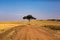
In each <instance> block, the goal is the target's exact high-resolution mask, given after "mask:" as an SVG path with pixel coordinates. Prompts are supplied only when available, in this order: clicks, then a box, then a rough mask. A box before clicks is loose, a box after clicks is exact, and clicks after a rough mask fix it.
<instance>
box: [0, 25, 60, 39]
mask: <svg viewBox="0 0 60 40" xmlns="http://www.w3.org/2000/svg"><path fill="white" fill-rule="evenodd" d="M0 40H60V39H58V38H56V37H55V36H54V35H53V34H52V33H50V32H48V31H47V30H44V29H42V28H40V27H38V26H34V25H22V26H17V27H15V28H12V29H9V30H7V31H6V32H4V33H2V34H0Z"/></svg>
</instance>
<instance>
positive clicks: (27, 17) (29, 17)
mask: <svg viewBox="0 0 60 40" xmlns="http://www.w3.org/2000/svg"><path fill="white" fill-rule="evenodd" d="M23 19H27V20H29V22H30V20H32V19H34V20H36V18H35V17H33V16H32V15H27V16H24V17H23Z"/></svg>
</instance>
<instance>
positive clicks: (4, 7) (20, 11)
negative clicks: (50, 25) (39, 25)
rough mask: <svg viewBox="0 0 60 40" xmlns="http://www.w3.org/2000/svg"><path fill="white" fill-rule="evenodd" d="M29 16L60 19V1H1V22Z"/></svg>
mask: <svg viewBox="0 0 60 40" xmlns="http://www.w3.org/2000/svg"><path fill="white" fill-rule="evenodd" d="M28 14H31V15H33V16H34V17H36V18H37V19H60V1H47V0H46V1H44V0H43V1H41V0H0V21H15V20H22V17H23V16H25V15H28Z"/></svg>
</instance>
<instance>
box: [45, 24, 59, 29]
mask: <svg viewBox="0 0 60 40" xmlns="http://www.w3.org/2000/svg"><path fill="white" fill-rule="evenodd" d="M44 27H45V28H49V29H52V30H60V26H54V25H44Z"/></svg>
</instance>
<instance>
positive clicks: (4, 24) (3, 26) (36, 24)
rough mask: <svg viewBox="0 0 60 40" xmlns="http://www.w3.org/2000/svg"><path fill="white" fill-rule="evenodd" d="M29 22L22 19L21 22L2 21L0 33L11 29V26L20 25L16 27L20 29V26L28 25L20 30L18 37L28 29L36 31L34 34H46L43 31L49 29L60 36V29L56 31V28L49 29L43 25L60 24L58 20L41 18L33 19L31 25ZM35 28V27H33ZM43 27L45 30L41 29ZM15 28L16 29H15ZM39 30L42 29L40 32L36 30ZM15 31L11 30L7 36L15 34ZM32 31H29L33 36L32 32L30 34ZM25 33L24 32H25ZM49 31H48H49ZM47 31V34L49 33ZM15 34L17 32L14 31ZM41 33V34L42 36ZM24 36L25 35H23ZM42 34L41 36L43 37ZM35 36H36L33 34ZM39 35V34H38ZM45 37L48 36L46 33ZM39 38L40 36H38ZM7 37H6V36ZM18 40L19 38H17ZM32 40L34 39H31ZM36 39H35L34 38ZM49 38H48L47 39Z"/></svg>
mask: <svg viewBox="0 0 60 40" xmlns="http://www.w3.org/2000/svg"><path fill="white" fill-rule="evenodd" d="M28 24H29V22H28V21H26V20H25V21H21V22H1V23H0V33H3V32H4V31H7V30H9V29H11V28H14V27H17V26H19V27H18V29H16V30H20V29H19V28H20V27H23V26H24V27H26V28H23V29H22V30H20V31H21V32H18V36H17V35H16V36H17V37H19V35H21V34H20V33H22V32H24V33H27V30H28V29H29V30H28V31H30V30H31V31H30V32H32V31H34V32H32V33H33V34H32V35H37V34H42V35H44V33H41V32H44V30H47V31H49V32H51V33H52V35H55V36H56V37H57V38H60V30H58V31H56V30H51V29H48V28H45V27H43V26H44V25H54V26H60V22H57V21H46V20H43V21H40V20H31V22H30V25H31V27H32V28H31V27H30V26H28ZM21 25H23V26H21ZM33 28H34V29H33ZM35 28H38V29H35ZM39 28H40V29H41V28H42V29H44V30H42V29H41V30H40V29H39ZM14 30H15V29H14ZM23 30H25V31H26V32H25V31H23ZM37 30H40V33H39V32H38V33H35V32H37ZM14 32H15V31H12V32H10V33H9V34H8V35H7V36H6V37H9V35H13V33H14ZM30 32H29V35H30V36H31V34H30ZM24 33H23V34H24ZM47 33H48V32H47ZM47 33H46V34H47ZM14 34H15V33H14ZM42 35H41V36H42ZM3 36H4V35H3ZM23 36H24V35H23ZM41 36H40V37H41ZM33 37H34V36H33ZM33 37H31V38H33ZM37 37H38V36H37ZM43 37H44V36H42V38H43ZM45 37H46V38H47V36H46V35H45ZM38 38H39V37H38ZM42 38H41V39H42ZM4 39H5V38H4ZM16 40H17V39H16ZM31 40H32V39H31ZM34 40H35V39H34ZM47 40H48V39H47Z"/></svg>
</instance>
